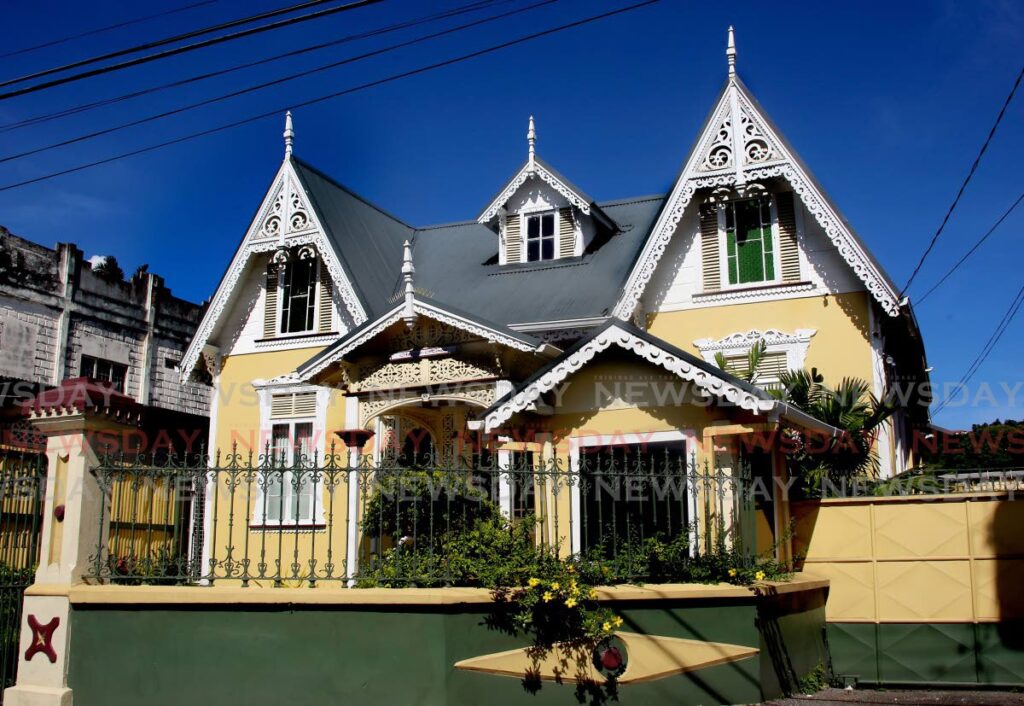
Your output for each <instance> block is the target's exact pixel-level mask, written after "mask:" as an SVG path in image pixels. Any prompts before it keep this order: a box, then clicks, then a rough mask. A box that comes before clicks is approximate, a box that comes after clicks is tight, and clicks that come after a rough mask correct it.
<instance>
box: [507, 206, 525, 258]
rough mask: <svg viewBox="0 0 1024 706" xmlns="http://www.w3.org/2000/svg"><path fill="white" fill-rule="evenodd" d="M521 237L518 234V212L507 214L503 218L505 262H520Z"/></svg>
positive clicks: (521, 253)
mask: <svg viewBox="0 0 1024 706" xmlns="http://www.w3.org/2000/svg"><path fill="white" fill-rule="evenodd" d="M522 259H523V239H522V238H521V237H520V235H519V214H518V213H513V214H509V216H508V218H506V219H505V262H507V263H513V262H521V261H522Z"/></svg>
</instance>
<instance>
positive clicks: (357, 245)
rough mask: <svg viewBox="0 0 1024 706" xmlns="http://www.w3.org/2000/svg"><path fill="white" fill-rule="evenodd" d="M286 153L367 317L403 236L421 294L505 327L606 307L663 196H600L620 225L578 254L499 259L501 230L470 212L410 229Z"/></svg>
mask: <svg viewBox="0 0 1024 706" xmlns="http://www.w3.org/2000/svg"><path fill="white" fill-rule="evenodd" d="M292 161H293V164H294V166H295V171H296V172H297V173H298V175H299V178H300V179H301V180H302V185H303V187H304V189H305V191H306V193H307V195H308V196H309V198H310V201H311V202H312V204H313V208H315V209H316V212H317V215H318V216H319V217H320V220H321V221H322V223H323V226H324V229H325V230H326V231H327V236H328V239H329V240H330V242H331V243H332V244H333V245H334V248H335V251H336V252H337V255H338V257H339V259H340V260H341V262H342V264H343V265H344V267H345V271H346V272H347V273H348V274H349V276H350V277H351V278H352V279H353V282H352V284H353V287H355V290H356V292H357V294H358V295H359V297H360V300H361V301H362V303H363V306H364V307H365V308H366V310H367V311H368V312H369V313H370V317H369V318H370V319H376V318H378V317H379V316H381V315H382V314H384V313H385V312H387V311H389V310H390V309H391V308H392V307H393V306H394V304H395V301H396V299H395V298H394V297H395V295H397V294H398V293H399V290H400V289H401V266H402V243H403V242H404V241H405V240H407V239H408V240H412V242H413V246H414V247H413V262H414V264H415V266H416V275H415V286H416V290H417V296H418V297H419V298H420V299H423V300H425V301H433V302H435V303H437V304H439V305H440V306H442V307H444V308H447V309H449V310H451V311H457V312H465V313H466V314H468V315H470V316H473V317H476V318H478V319H480V320H482V321H485V322H491V323H493V324H495V325H499V326H503V327H505V326H508V325H510V324H523V323H535V322H545V321H562V320H567V319H589V318H596V317H603V316H608V315H609V314H610V312H611V309H612V307H613V306H615V302H616V301H617V299H618V296H619V292H620V291H621V289H622V285H623V283H624V282H625V281H626V277H627V276H628V275H629V271H630V268H631V266H632V263H633V262H634V260H635V259H636V257H637V254H638V253H639V251H640V249H641V248H642V247H643V244H644V241H645V240H646V238H647V235H648V233H649V232H650V229H651V226H652V224H653V223H654V218H655V216H656V214H657V213H658V211H659V209H660V208H661V205H662V202H663V201H664V200H665V197H664V196H648V197H642V198H635V199H624V200H620V201H609V202H607V203H603V204H600V209H601V210H602V211H603V213H605V214H606V215H607V217H608V218H609V219H611V220H613V221H614V223H615V224H616V225H617V228H616V231H615V232H614V233H603V234H600V235H599V236H597V238H596V239H595V241H594V242H593V243H592V244H591V246H590V247H589V248H588V251H587V252H585V253H584V254H583V255H581V256H579V257H571V258H561V259H559V260H556V261H553V262H545V263H524V264H515V265H498V264H497V263H498V239H497V236H495V234H494V232H493V231H492V230H490V229H489V228H487V227H486V226H483V225H480V224H479V223H477V222H476V221H467V222H462V223H451V224H446V225H438V226H430V227H426V228H418V229H414V228H413V227H412V226H410V225H408V224H406V223H403V222H402V221H401V220H399V219H398V218H395V217H394V216H391V215H390V214H388V213H387V212H386V211H384V210H383V209H381V208H379V207H377V206H375V205H373V204H372V203H370V202H369V201H367V200H366V199H363V198H362V197H360V196H358V195H356V194H354V193H353V192H352V191H350V190H349V189H347V188H345V187H344V186H342V185H341V184H339V183H338V182H336V181H335V180H333V179H331V178H330V177H329V176H327V175H326V174H324V173H323V172H321V171H319V170H318V169H316V168H315V167H313V166H311V165H309V164H307V163H306V162H304V161H302V160H300V159H298V158H295V157H292ZM559 178H561V177H559Z"/></svg>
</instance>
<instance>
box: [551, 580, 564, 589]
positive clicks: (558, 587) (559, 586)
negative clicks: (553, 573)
mask: <svg viewBox="0 0 1024 706" xmlns="http://www.w3.org/2000/svg"><path fill="white" fill-rule="evenodd" d="M561 587H562V584H560V583H558V581H555V582H554V583H553V584H551V590H552V591H557V590H558V589H560V588H561Z"/></svg>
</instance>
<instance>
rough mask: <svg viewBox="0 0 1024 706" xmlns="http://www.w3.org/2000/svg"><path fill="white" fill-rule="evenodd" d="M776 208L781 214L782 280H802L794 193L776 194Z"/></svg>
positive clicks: (780, 256) (780, 248)
mask: <svg viewBox="0 0 1024 706" xmlns="http://www.w3.org/2000/svg"><path fill="white" fill-rule="evenodd" d="M775 208H776V210H777V211H778V216H779V261H780V262H781V263H782V281H783V282H799V281H800V246H799V243H798V242H797V235H796V211H795V209H794V207H793V193H792V192H790V191H787V192H784V193H781V194H776V195H775Z"/></svg>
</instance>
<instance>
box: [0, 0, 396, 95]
mask: <svg viewBox="0 0 1024 706" xmlns="http://www.w3.org/2000/svg"><path fill="white" fill-rule="evenodd" d="M333 1H334V0H310V2H307V3H303V4H302V5H298V6H293V7H292V8H285V9H282V10H276V11H274V12H273V13H264V15H270V14H281V13H283V12H294V11H295V9H296V7H307V6H309V5H319V4H321V3H324V2H333ZM379 2H383V0H354V1H353V2H349V3H347V4H345V5H339V6H338V7H330V8H327V9H326V10H317V11H316V12H310V13H307V14H305V15H298V16H297V17H289V18H287V19H283V20H277V21H276V22H269V23H267V24H264V25H259V26H257V27H250V28H249V29H243V30H239V31H237V32H232V33H230V34H222V35H219V36H216V37H211V38H210V39H204V40H202V41H199V42H194V43H192V44H185V45H183V46H179V47H173V48H171V49H165V50H164V51H160V52H156V53H153V54H144V55H142V56H139V57H135V58H134V59H128V60H126V61H122V62H120V63H117V64H107V65H105V66H100V67H99V68H95V69H89V70H87V71H82V72H79V73H77V74H70V75H68V76H62V77H60V78H55V79H51V80H49V81H43V82H42V83H35V84H32V85H31V86H26V87H24V88H17V89H14V90H11V91H7V92H6V93H0V100H7V99H9V98H15V97H17V96H23V95H25V94H27V93H35V92H36V91H41V90H43V89H45V88H53V87H54V86H60V85H63V84H66V83H72V82H74V81H81V80H82V79H86V78H92V77H93V76H100V75H102V74H108V73H111V72H113V71H120V70H121V69H126V68H128V67H130V66H138V65H139V64H147V63H149V62H151V61H157V60H158V59H166V58H167V57H169V56H176V55H178V54H184V53H186V52H190V51H194V50H196V49H203V48H205V47H210V46H214V45H215V44H223V43H224V42H230V41H233V40H235V39H240V38H242V37H249V36H252V35H254V34H260V33H262V32H268V31H270V30H273V29H280V28H281V27H290V26H291V25H294V24H298V23H300V22H308V21H309V20H315V19H319V18H321V17H327V16H328V15H334V14H337V13H339V12H348V11H349V10H355V9H358V8H360V7H366V6H367V5H376V4H377V3H379ZM253 21H254V20H252V19H251V18H250V19H245V20H235V21H234V22H232V23H227V24H229V25H231V24H247V23H249V22H253ZM212 31H214V30H213V29H203V30H198V31H197V32H194V33H191V34H209V33H210V32H212ZM181 36H187V35H181ZM174 41H180V37H174V38H171V39H166V40H159V41H157V42H150V44H149V45H142V46H143V47H146V46H153V45H156V46H160V45H163V44H168V43H171V42H174ZM138 51H142V49H140V48H138V47H132V48H130V49H122V50H119V51H117V52H112V53H111V54H108V55H107V56H106V57H99V58H93V59H86V60H83V61H79V62H76V63H73V64H68V65H67V66H62V67H59V68H53V69H47V70H45V71H41V72H39V73H36V74H33V75H31V76H22V77H20V78H16V79H10V80H8V81H2V82H0V87H2V86H9V85H11V84H14V83H21V82H23V81H27V80H29V79H32V78H37V77H42V76H47V75H50V74H54V73H58V72H62V71H67V70H69V69H71V68H75V67H78V66H84V65H87V64H93V63H96V62H97V61H101V60H103V59H104V58H109V57H115V56H121V55H124V54H132V53H136V52H138Z"/></svg>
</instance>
